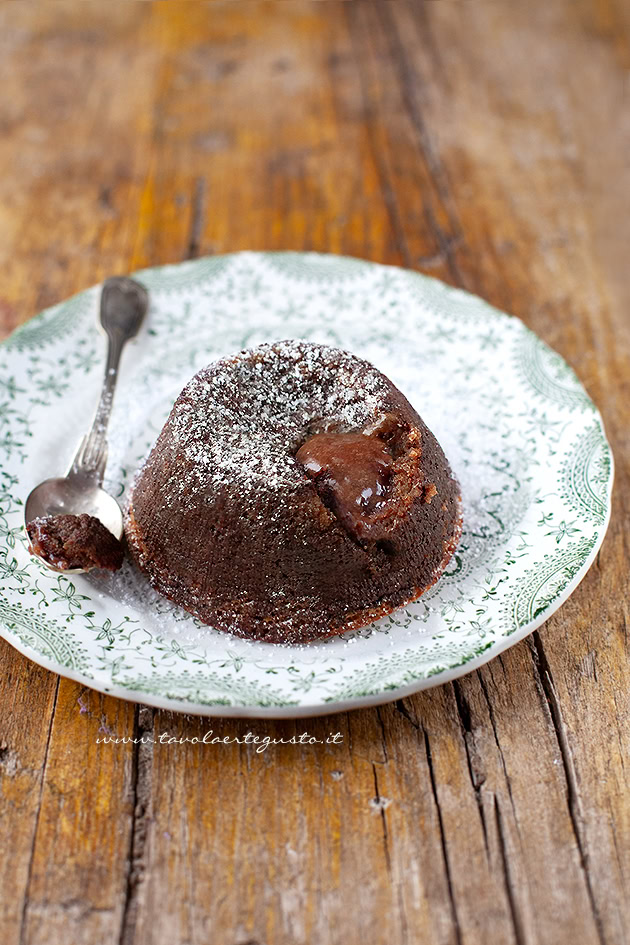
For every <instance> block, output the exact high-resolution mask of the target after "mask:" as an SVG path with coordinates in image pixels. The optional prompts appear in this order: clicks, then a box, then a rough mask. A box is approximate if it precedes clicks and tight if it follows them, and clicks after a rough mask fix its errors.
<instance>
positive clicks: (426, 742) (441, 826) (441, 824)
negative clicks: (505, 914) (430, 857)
mask: <svg viewBox="0 0 630 945" xmlns="http://www.w3.org/2000/svg"><path fill="white" fill-rule="evenodd" d="M423 733H424V750H425V753H426V758H427V765H428V768H429V778H430V781H431V794H432V795H433V803H434V804H435V810H436V813H437V819H438V827H439V831H440V844H441V847H442V858H443V861H444V872H445V875H446V885H447V888H448V897H449V902H450V906H451V917H452V919H453V927H454V930H455V941H456V942H457V945H462V932H461V926H460V923H459V916H458V914H457V906H456V904H455V894H454V891H453V879H452V876H451V866H450V862H449V858H448V850H447V844H446V831H445V829H444V820H443V818H442V809H441V807H440V799H439V797H438V792H437V783H436V778H435V771H434V770H433V761H432V758H431V745H430V743H429V733H428V732H427V731H426V729H423Z"/></svg>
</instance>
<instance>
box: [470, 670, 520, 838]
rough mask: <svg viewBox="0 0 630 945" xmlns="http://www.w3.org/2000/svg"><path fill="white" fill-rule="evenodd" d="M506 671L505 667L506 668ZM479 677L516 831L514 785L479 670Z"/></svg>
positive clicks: (488, 695)
mask: <svg viewBox="0 0 630 945" xmlns="http://www.w3.org/2000/svg"><path fill="white" fill-rule="evenodd" d="M504 671H505V667H504ZM477 677H478V679H479V683H480V685H481V690H482V692H483V694H484V697H485V700H486V704H487V706H488V718H489V719H490V725H491V726H492V734H493V735H494V743H495V745H496V746H497V751H498V752H499V758H500V760H501V769H502V771H503V777H504V778H505V784H506V787H507V791H508V796H509V798H510V803H511V805H512V810H513V811H514V820H515V823H516V829H517V830H518V819H517V817H516V806H515V804H514V796H513V794H512V784H511V782H510V776H509V774H508V770H507V764H506V761H505V756H504V754H503V749H502V748H501V742H500V741H499V733H498V731H497V724H496V720H495V717H494V709H493V708H492V701H491V699H490V693H489V692H488V687H487V686H486V682H485V679H484V677H483V674H482V672H481V671H480V670H477Z"/></svg>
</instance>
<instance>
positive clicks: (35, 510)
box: [24, 476, 123, 574]
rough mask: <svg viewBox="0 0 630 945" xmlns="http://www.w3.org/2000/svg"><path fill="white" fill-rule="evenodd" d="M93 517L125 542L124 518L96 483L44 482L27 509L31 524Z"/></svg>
mask: <svg viewBox="0 0 630 945" xmlns="http://www.w3.org/2000/svg"><path fill="white" fill-rule="evenodd" d="M83 514H85V515H93V516H94V518H97V519H99V521H101V522H102V523H103V525H104V526H105V528H107V529H109V531H110V532H111V533H112V535H114V536H115V537H116V538H119V539H120V538H122V533H123V514H122V510H121V508H120V506H119V505H118V502H117V501H116V499H114V497H113V496H111V495H109V493H108V492H105V490H104V489H101V488H100V486H96V485H94V484H93V483H90V482H85V481H81V480H80V479H78V478H74V477H67V476H66V477H64V478H58V479H45V480H44V482H40V484H39V485H38V486H36V487H35V488H34V489H33V491H32V492H31V493H30V495H29V496H28V498H27V500H26V505H25V507H24V520H25V522H32V521H33V519H35V518H44V517H45V516H47V515H83ZM31 554H33V556H34V557H36V558H39V560H40V561H43V563H44V564H45V565H46V567H48V568H52V570H53V571H62V569H61V568H55V567H54V566H53V565H51V564H50V562H48V561H46V559H45V558H42V556H41V555H36V554H34V552H33V551H32V550H31ZM84 570H85V569H84V568H66V569H63V572H62V573H64V574H71V573H72V574H81V573H83V572H84Z"/></svg>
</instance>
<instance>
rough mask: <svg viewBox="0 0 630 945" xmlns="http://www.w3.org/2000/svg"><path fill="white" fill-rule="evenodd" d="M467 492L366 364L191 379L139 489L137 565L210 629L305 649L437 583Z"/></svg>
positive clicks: (314, 364)
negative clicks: (305, 644) (463, 494)
mask: <svg viewBox="0 0 630 945" xmlns="http://www.w3.org/2000/svg"><path fill="white" fill-rule="evenodd" d="M460 506H461V501H460V490H459V486H458V483H457V481H456V479H455V478H454V477H453V474H452V472H451V470H450V467H449V464H448V461H447V459H446V457H445V456H444V453H443V451H442V449H441V447H440V446H439V444H438V442H437V440H436V439H435V437H434V436H433V434H432V433H431V432H430V430H429V429H428V428H427V427H426V425H425V424H424V423H423V421H422V420H421V418H420V417H419V416H418V414H417V413H416V411H415V410H414V409H413V407H412V406H411V405H410V404H409V402H408V401H407V400H406V398H405V397H404V396H403V394H402V393H401V392H400V391H398V390H397V388H396V387H395V386H394V385H393V384H392V383H391V381H389V380H388V379H387V378H386V377H385V376H384V375H383V374H382V373H381V372H379V371H378V370H377V369H376V368H375V367H373V365H371V364H370V363H369V362H367V361H364V360H362V359H361V358H358V357H356V356H354V355H352V354H350V353H348V352H346V351H341V350H340V349H337V348H333V347H330V346H327V345H319V344H312V343H309V342H303V341H281V342H277V343H275V344H264V345H260V346H258V347H257V348H252V349H249V350H247V351H241V352H239V353H238V354H235V355H234V356H232V357H227V358H223V359H221V360H219V361H216V362H215V363H213V364H211V365H209V366H208V367H206V368H204V369H203V370H201V371H199V373H198V374H196V375H195V377H193V378H192V380H191V381H190V382H189V383H188V384H187V385H186V387H185V388H184V389H183V391H182V392H181V394H180V396H179V397H178V398H177V400H176V402H175V404H174V406H173V409H172V411H171V414H170V416H169V418H168V420H167V422H166V424H165V426H164V428H163V430H162V432H161V433H160V435H159V437H158V440H157V442H156V444H155V446H154V447H153V449H152V450H151V453H150V454H149V456H148V458H147V459H146V461H145V462H144V464H143V466H142V467H141V469H140V470H139V472H138V474H137V476H136V478H135V481H134V483H133V486H132V490H131V496H130V503H129V508H128V512H127V520H126V529H125V530H126V535H127V540H128V544H129V548H130V551H131V553H132V556H133V558H134V559H135V561H136V563H137V565H138V566H139V567H140V568H141V570H143V571H144V572H145V573H146V575H147V576H148V578H149V579H150V581H151V583H152V585H153V586H154V587H155V588H156V590H158V591H159V592H160V593H162V594H164V595H165V596H166V597H168V598H169V599H171V600H172V601H173V602H175V603H176V604H178V605H180V606H182V607H184V608H185V609H186V610H188V611H190V612H191V613H193V614H195V615H196V616H197V617H198V618H199V619H200V620H202V621H203V622H205V623H208V624H211V625H212V626H214V627H217V628H218V629H222V630H226V631H231V632H233V633H236V634H239V635H241V636H245V637H250V638H253V639H259V640H265V641H268V642H273V643H297V642H306V641H309V640H313V639H317V638H320V637H325V636H329V635H331V634H335V633H341V632H343V631H344V630H346V629H349V628H351V627H357V626H361V625H363V624H366V623H369V622H370V621H372V620H373V619H375V618H376V617H378V616H381V615H384V614H386V613H389V612H391V611H392V610H394V609H395V608H396V607H400V606H402V605H403V604H405V603H408V602H409V601H411V600H414V599H415V598H417V597H418V596H420V594H422V593H423V591H425V590H426V589H427V588H428V587H430V586H431V585H432V584H433V583H434V582H435V581H436V580H437V579H438V577H439V576H440V574H441V573H442V572H443V570H444V568H445V567H446V565H447V563H448V561H449V559H450V557H451V556H452V554H453V552H454V550H455V547H456V544H457V541H458V540H459V536H460V532H461V510H460Z"/></svg>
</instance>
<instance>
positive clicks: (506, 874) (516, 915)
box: [494, 794, 528, 945]
mask: <svg viewBox="0 0 630 945" xmlns="http://www.w3.org/2000/svg"><path fill="white" fill-rule="evenodd" d="M494 814H495V820H496V826H497V837H498V838H499V852H500V854H501V865H502V868H503V879H504V883H505V893H506V896H507V901H508V906H509V908H510V918H511V920H512V926H513V928H514V938H515V939H516V943H517V945H527V941H528V936H527V935H526V933H525V927H524V924H523V919H522V916H521V912H520V909H519V907H518V900H517V891H516V888H515V883H514V881H513V879H512V874H511V872H510V858H509V855H508V850H507V843H506V835H505V829H504V825H503V814H502V813H501V806H500V804H499V798H498V797H497V795H496V794H495V795H494Z"/></svg>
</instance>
